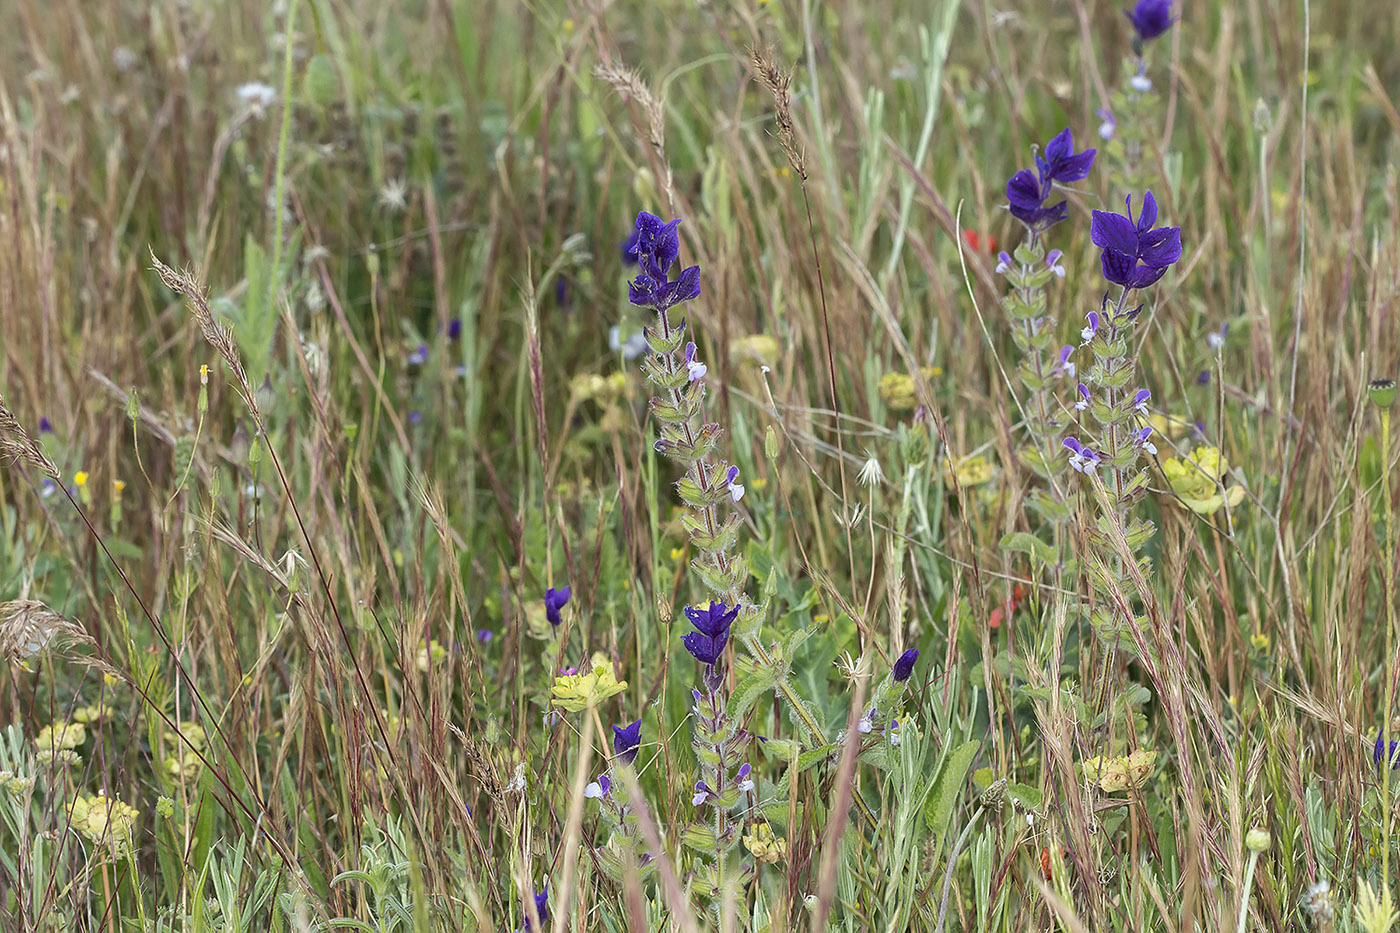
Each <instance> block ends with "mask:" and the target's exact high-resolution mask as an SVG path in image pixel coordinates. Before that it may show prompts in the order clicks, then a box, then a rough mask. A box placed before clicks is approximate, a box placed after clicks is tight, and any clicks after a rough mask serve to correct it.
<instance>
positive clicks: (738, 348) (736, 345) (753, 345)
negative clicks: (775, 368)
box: [729, 334, 782, 366]
mask: <svg viewBox="0 0 1400 933" xmlns="http://www.w3.org/2000/svg"><path fill="white" fill-rule="evenodd" d="M781 350H782V347H780V346H779V344H778V340H777V338H776V337H770V336H768V335H767V334H751V335H749V336H748V337H740V338H739V339H738V340H736V341H734V342H733V343H731V344H730V345H729V358H730V359H731V360H735V361H742V360H753V361H754V362H755V363H757V364H758V365H760V366H772V365H774V364H775V363H777V362H778V354H779V352H781Z"/></svg>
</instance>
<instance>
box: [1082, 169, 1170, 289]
mask: <svg viewBox="0 0 1400 933" xmlns="http://www.w3.org/2000/svg"><path fill="white" fill-rule="evenodd" d="M1156 223H1157V199H1156V198H1154V197H1153V196H1152V192H1151V191H1149V192H1147V193H1146V194H1145V195H1143V198H1142V212H1141V213H1140V214H1138V217H1137V220H1133V199H1132V196H1131V195H1129V197H1128V200H1127V214H1126V215H1124V214H1115V213H1112V212H1110V211H1094V220H1093V224H1092V225H1091V226H1090V229H1089V238H1090V239H1092V240H1093V241H1094V245H1095V246H1097V247H1099V248H1100V249H1102V250H1103V259H1102V264H1103V277H1104V278H1105V279H1107V280H1108V281H1110V282H1112V283H1114V284H1115V285H1122V286H1124V287H1125V288H1146V287H1147V286H1149V285H1151V284H1152V283H1153V282H1156V281H1157V280H1158V279H1160V278H1161V277H1162V275H1163V274H1164V273H1165V272H1166V271H1167V269H1168V268H1170V267H1171V265H1172V264H1173V263H1175V262H1177V261H1178V260H1179V259H1181V228H1180V227H1161V228H1159V229H1156V230H1154V229H1152V228H1153V225H1154V224H1156Z"/></svg>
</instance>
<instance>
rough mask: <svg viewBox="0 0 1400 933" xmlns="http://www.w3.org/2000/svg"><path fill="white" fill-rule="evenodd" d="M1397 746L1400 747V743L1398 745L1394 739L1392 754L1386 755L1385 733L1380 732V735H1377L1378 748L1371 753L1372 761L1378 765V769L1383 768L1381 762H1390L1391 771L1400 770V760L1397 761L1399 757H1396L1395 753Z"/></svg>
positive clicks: (1392, 741) (1391, 742)
mask: <svg viewBox="0 0 1400 933" xmlns="http://www.w3.org/2000/svg"><path fill="white" fill-rule="evenodd" d="M1397 745H1400V743H1397V742H1396V741H1395V740H1394V739H1391V741H1390V754H1389V755H1387V754H1386V743H1385V733H1383V732H1378V733H1376V748H1375V750H1374V751H1373V752H1372V753H1371V760H1372V761H1374V762H1375V763H1376V767H1377V768H1379V767H1380V766H1381V762H1382V761H1389V762H1390V767H1391V770H1395V769H1397V768H1400V759H1397V757H1396V755H1395V751H1396V746H1397Z"/></svg>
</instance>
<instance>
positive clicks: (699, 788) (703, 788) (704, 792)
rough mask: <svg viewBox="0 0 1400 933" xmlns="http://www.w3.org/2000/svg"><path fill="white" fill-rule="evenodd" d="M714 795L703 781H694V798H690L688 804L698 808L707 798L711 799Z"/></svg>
mask: <svg viewBox="0 0 1400 933" xmlns="http://www.w3.org/2000/svg"><path fill="white" fill-rule="evenodd" d="M714 795H715V792H714V791H712V790H710V785H708V784H706V783H705V782H704V781H696V782H695V796H694V797H691V798H690V802H691V804H693V805H694V806H697V807H698V806H700V805H701V804H702V803H704V802H705V801H706V800H707V799H708V798H710V797H712V796H714Z"/></svg>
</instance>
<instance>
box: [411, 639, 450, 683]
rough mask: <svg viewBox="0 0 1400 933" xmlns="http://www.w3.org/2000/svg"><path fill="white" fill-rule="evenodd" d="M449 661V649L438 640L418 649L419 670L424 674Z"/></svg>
mask: <svg viewBox="0 0 1400 933" xmlns="http://www.w3.org/2000/svg"><path fill="white" fill-rule="evenodd" d="M446 660H447V649H446V648H444V647H443V646H442V644H441V643H440V642H438V640H437V639H436V638H434V639H433V640H432V641H430V642H428V643H427V644H426V645H424V646H423V647H422V648H419V649H418V669H419V670H420V671H422V672H423V673H425V674H426V673H427V672H428V668H430V667H436V666H437V665H439V664H441V663H442V662H443V661H446Z"/></svg>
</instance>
